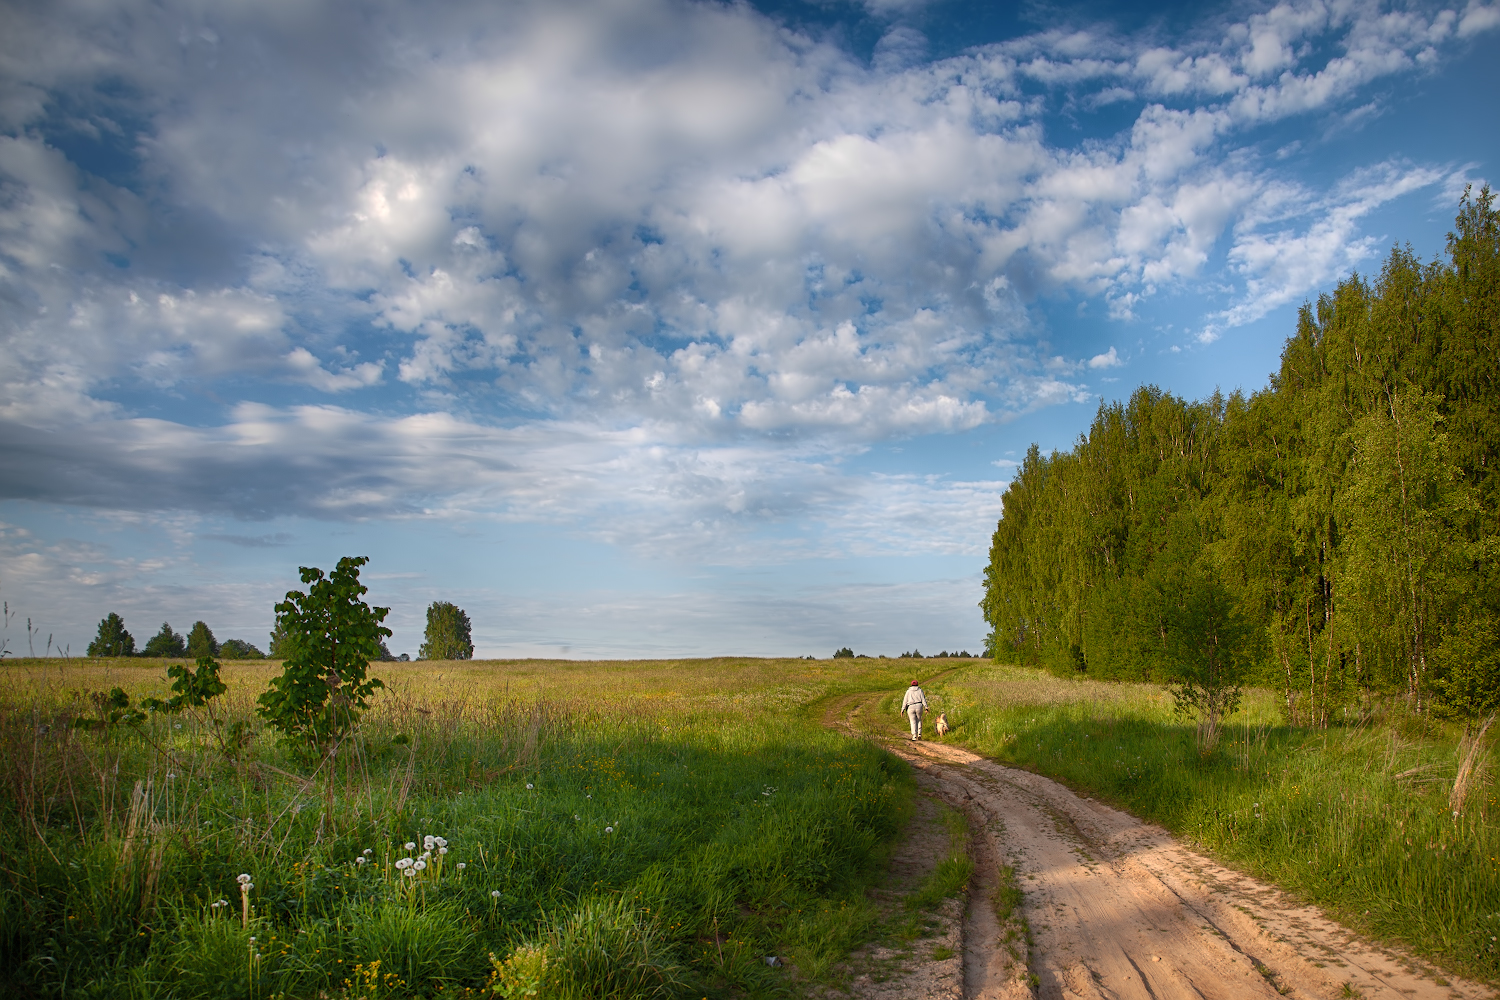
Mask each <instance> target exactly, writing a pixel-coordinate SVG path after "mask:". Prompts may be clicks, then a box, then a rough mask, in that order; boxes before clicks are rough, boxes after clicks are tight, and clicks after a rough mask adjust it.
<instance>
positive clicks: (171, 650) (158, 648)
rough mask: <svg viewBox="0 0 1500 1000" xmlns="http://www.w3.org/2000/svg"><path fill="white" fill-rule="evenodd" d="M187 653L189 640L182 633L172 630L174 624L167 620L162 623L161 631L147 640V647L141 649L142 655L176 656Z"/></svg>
mask: <svg viewBox="0 0 1500 1000" xmlns="http://www.w3.org/2000/svg"><path fill="white" fill-rule="evenodd" d="M186 654H187V642H186V641H184V640H183V638H182V635H181V634H180V633H178V632H173V631H172V626H171V625H168V624H167V623H166V622H162V623H161V631H160V632H158V633H156V634H155V635H153V636H152V637H151V638H149V639H147V640H146V648H145V649H142V650H141V655H142V656H161V657H175V656H185V655H186Z"/></svg>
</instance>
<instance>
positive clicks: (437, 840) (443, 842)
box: [432, 837, 448, 847]
mask: <svg viewBox="0 0 1500 1000" xmlns="http://www.w3.org/2000/svg"><path fill="white" fill-rule="evenodd" d="M432 839H433V842H434V843H436V844H437V845H438V846H439V847H447V846H448V842H447V841H446V840H444V839H443V838H442V837H433V838H432Z"/></svg>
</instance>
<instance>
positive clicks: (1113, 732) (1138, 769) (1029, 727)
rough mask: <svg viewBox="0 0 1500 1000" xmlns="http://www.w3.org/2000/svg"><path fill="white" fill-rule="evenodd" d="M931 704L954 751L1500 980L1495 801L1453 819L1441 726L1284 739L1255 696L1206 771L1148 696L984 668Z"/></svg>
mask: <svg viewBox="0 0 1500 1000" xmlns="http://www.w3.org/2000/svg"><path fill="white" fill-rule="evenodd" d="M933 692H934V700H935V701H938V702H940V704H941V707H942V708H945V709H946V710H947V711H948V712H949V713H950V714H949V719H950V721H955V720H956V722H957V729H956V730H955V732H954V733H953V734H952V736H951V737H950V739H953V740H957V741H959V742H962V743H964V744H965V745H967V746H969V747H971V748H972V749H974V750H975V751H977V752H979V753H982V754H985V755H988V756H992V757H995V758H996V759H1000V760H1004V761H1008V762H1010V763H1013V764H1017V765H1020V766H1023V767H1027V768H1030V769H1032V770H1035V771H1038V772H1040V773H1043V774H1047V775H1050V776H1052V777H1055V778H1058V779H1060V780H1062V781H1064V782H1066V783H1067V784H1069V785H1070V786H1072V787H1073V788H1076V789H1080V790H1084V791H1087V792H1089V793H1091V794H1093V795H1095V796H1097V797H1099V798H1101V799H1104V800H1106V801H1112V802H1114V803H1116V804H1118V805H1119V806H1121V807H1123V808H1125V809H1128V810H1130V811H1131V812H1133V813H1135V814H1137V815H1139V816H1142V817H1145V818H1146V819H1150V820H1152V821H1155V822H1157V823H1160V824H1161V825H1163V826H1165V827H1166V828H1168V829H1169V830H1172V831H1173V832H1174V833H1177V834H1179V835H1182V836H1185V837H1187V838H1189V839H1190V840H1192V841H1196V842H1197V843H1199V844H1201V845H1202V846H1203V847H1205V848H1207V849H1208V850H1209V851H1211V852H1212V853H1213V854H1215V855H1217V856H1219V857H1220V858H1223V859H1224V860H1226V861H1228V862H1231V863H1232V864H1234V865H1236V866H1237V867H1239V868H1242V869H1243V870H1246V871H1249V872H1251V873H1253V874H1256V875H1258V876H1261V877H1264V878H1266V879H1268V880H1270V881H1273V882H1275V883H1276V884H1278V885H1281V886H1283V887H1285V888H1288V889H1291V890H1293V891H1294V892H1296V893H1298V894H1299V895H1301V896H1302V897H1304V898H1306V899H1308V900H1310V901H1312V902H1315V903H1318V904H1320V905H1322V906H1324V907H1326V908H1328V909H1329V910H1331V911H1332V912H1333V913H1335V914H1336V915H1337V916H1338V917H1339V918H1340V919H1342V920H1343V921H1344V922H1346V923H1348V924H1349V925H1351V926H1353V927H1356V928H1359V929H1361V930H1364V931H1367V932H1370V933H1373V934H1375V935H1378V936H1380V937H1383V938H1386V939H1391V940H1400V941H1404V942H1406V943H1407V944H1408V945H1409V946H1410V947H1412V948H1413V949H1414V950H1415V951H1417V952H1418V953H1420V954H1423V955H1426V956H1428V957H1430V958H1432V959H1434V960H1435V961H1437V962H1438V963H1440V964H1441V965H1443V966H1445V967H1447V968H1449V969H1451V970H1453V971H1455V972H1459V973H1463V974H1467V975H1471V976H1476V977H1479V978H1484V979H1490V980H1493V979H1495V978H1497V977H1500V952H1497V942H1496V938H1497V937H1500V826H1497V823H1496V819H1497V813H1496V797H1495V791H1494V789H1493V787H1491V786H1489V785H1481V787H1479V789H1478V790H1477V791H1476V792H1475V793H1474V794H1473V795H1471V797H1470V799H1469V805H1468V807H1467V808H1466V809H1465V810H1464V811H1462V812H1461V813H1459V814H1457V815H1455V814H1454V813H1452V812H1451V811H1450V810H1449V808H1448V791H1449V786H1450V785H1451V783H1452V780H1453V777H1454V774H1455V772H1456V769H1457V755H1456V744H1457V733H1456V731H1454V730H1453V729H1452V728H1450V727H1446V726H1444V725H1443V724H1441V723H1440V722H1435V721H1433V720H1431V719H1428V718H1417V717H1413V716H1411V715H1409V714H1401V713H1393V714H1392V715H1391V716H1390V717H1388V718H1386V719H1384V720H1382V721H1379V722H1374V723H1371V722H1365V723H1363V724H1349V725H1345V726H1334V727H1331V728H1329V729H1321V730H1307V729H1298V728H1291V727H1287V726H1285V725H1283V724H1282V723H1281V722H1280V719H1279V716H1278V713H1277V712H1276V707H1275V703H1274V700H1273V698H1272V696H1271V695H1270V694H1269V693H1268V692H1258V691H1252V692H1249V693H1248V695H1247V697H1246V699H1245V703H1244V706H1243V707H1242V709H1241V710H1240V712H1238V713H1237V714H1236V715H1234V716H1232V717H1231V718H1230V719H1229V721H1228V724H1227V726H1226V732H1225V739H1224V742H1223V744H1222V746H1221V748H1220V750H1219V751H1218V752H1217V753H1215V754H1213V755H1211V756H1209V757H1207V758H1202V757H1200V756H1199V754H1198V752H1197V749H1196V747H1195V744H1194V739H1193V728H1192V725H1191V723H1189V722H1186V721H1184V720H1182V719H1180V718H1178V717H1176V716H1174V715H1173V713H1172V707H1171V706H1172V703H1171V698H1170V696H1169V695H1167V694H1166V692H1164V691H1163V690H1162V689H1161V688H1159V687H1156V686H1154V685H1147V684H1114V683H1108V684H1102V683H1097V682H1088V681H1070V680H1062V679H1059V678H1056V677H1052V676H1050V675H1047V674H1043V673H1040V672H1038V671H1032V670H1023V669H1020V668H1009V667H985V668H980V669H977V670H972V671H967V672H964V673H963V674H960V675H957V676H954V677H950V678H948V679H946V680H945V681H944V682H943V683H941V684H939V685H937V686H935V687H934V689H933Z"/></svg>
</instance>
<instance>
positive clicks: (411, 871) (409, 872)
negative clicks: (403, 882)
mask: <svg viewBox="0 0 1500 1000" xmlns="http://www.w3.org/2000/svg"><path fill="white" fill-rule="evenodd" d="M401 874H402V875H405V876H406V877H407V878H414V877H416V874H417V870H416V869H415V868H408V869H406V870H405V871H403V872H402V873H401Z"/></svg>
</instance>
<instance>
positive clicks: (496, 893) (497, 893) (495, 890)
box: [490, 889, 500, 899]
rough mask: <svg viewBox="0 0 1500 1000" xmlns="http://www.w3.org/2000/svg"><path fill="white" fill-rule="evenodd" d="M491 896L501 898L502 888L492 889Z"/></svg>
mask: <svg viewBox="0 0 1500 1000" xmlns="http://www.w3.org/2000/svg"><path fill="white" fill-rule="evenodd" d="M490 898H491V899H499V898H500V890H499V889H491V890H490Z"/></svg>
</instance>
